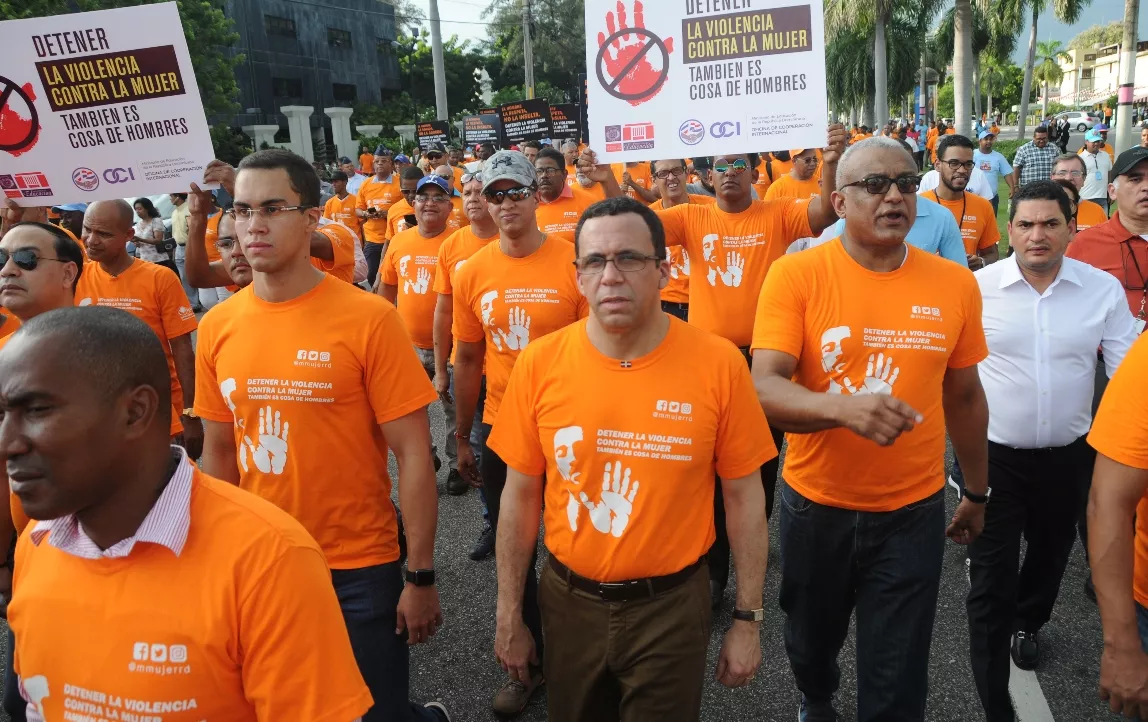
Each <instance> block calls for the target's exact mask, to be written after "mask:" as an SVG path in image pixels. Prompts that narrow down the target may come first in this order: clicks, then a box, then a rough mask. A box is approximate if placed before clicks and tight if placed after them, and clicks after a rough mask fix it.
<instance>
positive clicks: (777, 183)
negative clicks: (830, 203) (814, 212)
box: [765, 148, 821, 201]
mask: <svg viewBox="0 0 1148 722" xmlns="http://www.w3.org/2000/svg"><path fill="white" fill-rule="evenodd" d="M789 157H790V159H791V160H792V161H793V168H792V169H791V170H790V171H789V172H788V173H786V174H785V175H783V176H781V177H780V178H778V179H776V180H774V181H773V183H771V184H770V186H769V190H767V191H766V192H765V199H766V200H773V199H775V198H796V199H798V200H805V201H807V200H809V199H810V198H812V197H813V196H815V195H818V194H820V193H821V180H820V179H819V178H818V177H817V166H818V164H819V162H820V159H819V158H818V157H817V149H816V148H793V149H792V150H790V151H789Z"/></svg>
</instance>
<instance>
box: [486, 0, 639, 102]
mask: <svg viewBox="0 0 1148 722" xmlns="http://www.w3.org/2000/svg"><path fill="white" fill-rule="evenodd" d="M531 8H532V17H533V19H534V22H533V23H532V25H531V30H530V35H531V40H532V42H533V44H534V85H535V90H536V92H537V89H538V88H540V87H541V86H542V83H544V82H545V83H547V84H549V85H550V87H552V88H558V89H560V90H562V91H563V94H564V96H563V97H562V98H561V99H560V100H561V101H562V102H565V101H567V100H569V101H571V102H575V101H577V100H578V95H577V94H575V95H574V97H573V98H570V97H567V96H569V95H570V94H571V93H573V92H574V90H575V88H576V86H577V85H578V75H579V74H580V73H585V72H586V45H585V42H586V39H585V38H586V17H585V16H586V10H585V7H584V6H583V1H582V0H533V3H532V5H531ZM652 10H653V3H652V2H649V1H648V0H647V5H646V11H647V12H650V11H652ZM483 17H484V18H485V19H486V21H487V22H489V23H491V24H490V25H489V26H488V27H487V35H488V37H489V40H488V41H487V47H486V49H485V50H486V54H487V58H486V71H487V73H488V74H489V75H490V81H491V87H492V88H493V89H494V90H495V91H498V90H501V89H503V88H507V87H515V86H521V85H522V84H523V81H524V79H525V77H526V66H525V63H524V61H523V58H522V52H523V43H522V7H521V5H520V3H519V0H492V1H491V3H490V7H489V8H487V11H486V13H484V15H483Z"/></svg>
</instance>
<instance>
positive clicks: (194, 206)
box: [187, 183, 215, 218]
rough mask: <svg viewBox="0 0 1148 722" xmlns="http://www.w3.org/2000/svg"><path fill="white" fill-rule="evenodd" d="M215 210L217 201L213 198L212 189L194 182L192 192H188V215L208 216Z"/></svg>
mask: <svg viewBox="0 0 1148 722" xmlns="http://www.w3.org/2000/svg"><path fill="white" fill-rule="evenodd" d="M213 210H215V203H214V201H213V200H212V196H211V191H205V190H202V189H200V187H199V186H197V185H196V184H194V183H192V184H191V192H190V193H188V194H187V213H188V215H191V216H196V217H197V218H207V217H208V216H209V215H210V214H211V212H212V211H213Z"/></svg>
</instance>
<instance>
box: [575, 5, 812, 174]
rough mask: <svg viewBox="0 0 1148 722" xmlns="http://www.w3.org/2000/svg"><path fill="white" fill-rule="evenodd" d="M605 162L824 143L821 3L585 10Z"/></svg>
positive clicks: (595, 119) (594, 108)
mask: <svg viewBox="0 0 1148 722" xmlns="http://www.w3.org/2000/svg"><path fill="white" fill-rule="evenodd" d="M585 5H586V40H587V46H586V68H587V75H588V84H589V88H588V99H587V105H589V106H590V107H589V119H590V123H589V126H588V133H587V134H588V135H589V139H588V142H589V144H590V147H592V148H593V149H594V150H596V151H597V152H598V156H599V158H600V159H601V160H602V161H603V162H606V163H609V162H618V161H637V160H650V159H652V158H683V157H689V156H702V155H718V154H721V153H732V152H742V153H744V152H760V151H770V150H783V149H788V148H816V147H821V146H824V145H825V136H826V130H825V129H826V125H827V117H828V112H829V109H828V104H827V100H826V97H827V96H826V87H825V28H824V25H825V22H824V17H823V12H822V3H821V0H806V1H805V2H800V0H798V1H797V2H795V1H794V0H721V1H720V2H718V1H717V0H658V2H657V7H656V10H657V12H650V13H646V12H645V11H646V10H647V9H649V10H653V9H654V8H653V6H652V5H651V4H650V3H646V4H645V6H643V3H642V2H641V0H622V1H621V2H619V1H618V0H585Z"/></svg>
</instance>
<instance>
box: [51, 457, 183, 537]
mask: <svg viewBox="0 0 1148 722" xmlns="http://www.w3.org/2000/svg"><path fill="white" fill-rule="evenodd" d="M172 449H174V450H175V451H177V452H178V453H179V456H180V458H179V461H178V462H177V463H176V467H175V473H174V474H172V477H171V480H170V481H169V482H168V484H167V486H166V487H164V490H163V492H161V493H160V495H159V498H158V499H156V502H155V505H154V506H153V507H152V508H151V511H149V512H148V513H147V516H146V517H144V520H143V523H142V524H140V527H139V529H137V530H136V533H135V534H133V535H132V536H130V537H128V538H127V539H124V540H123V541H120V542H117V543H115V544H113V545H112V546H110V547H108V548H107V549H100V548H99V547H98V546H97V545H96V543H95V542H93V541H92V540H91V539H90V538H89V537H88V535H87V534H85V533H84V530H83V528H82V527H81V526H80V522H79V520H78V519H76V516H75V515H74V514H69V515H68V516H62V517H60V518H59V519H50V520H47V521H40V522H36V526H35V527H34V528H33V529H32V543H33V544H35V545H37V546H39V545H40V542H42V541H43V540H44V537H45V536H46V535H50V536H48V543H49V544H51V545H52V546H54V547H56V548H57V549H59V550H60V551H62V552H66V553H68V554H71V555H73V556H77V557H80V558H81V559H101V558H104V559H121V558H123V557H126V556H128V555H129V554H131V552H132V548H134V547H135V545H136V544H137V543H139V542H145V543H148V544H158V545H160V546H164V547H167V548H168V549H170V550H171V551H172V553H173V554H175V555H176V556H177V557H178V556H179V555H180V553H181V552H182V551H183V546H184V544H186V543H187V533H188V529H189V528H190V527H191V479H192V476H193V471H194V469H193V467H192V465H191V462H190V461H189V460H188V458H187V452H185V451H184V450H183V449H182V448H181V447H179V446H173V447H172Z"/></svg>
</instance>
